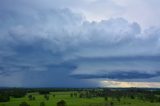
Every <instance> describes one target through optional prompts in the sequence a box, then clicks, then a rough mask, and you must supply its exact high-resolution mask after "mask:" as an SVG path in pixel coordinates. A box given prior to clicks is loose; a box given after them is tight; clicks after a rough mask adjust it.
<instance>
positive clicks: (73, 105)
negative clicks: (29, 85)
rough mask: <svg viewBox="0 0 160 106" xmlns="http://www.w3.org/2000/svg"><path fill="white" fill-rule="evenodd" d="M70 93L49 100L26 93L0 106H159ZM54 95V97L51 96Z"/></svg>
mask: <svg viewBox="0 0 160 106" xmlns="http://www.w3.org/2000/svg"><path fill="white" fill-rule="evenodd" d="M70 94H71V92H51V93H50V94H49V100H46V99H45V98H44V95H40V94H39V93H28V94H27V95H26V96H25V97H23V98H12V97H11V98H10V101H9V102H3V103H2V102H1V103H0V106H19V104H20V103H21V102H24V101H25V102H27V103H28V104H30V106H40V102H45V106H56V104H57V102H58V101H60V100H65V101H66V103H67V106H110V105H109V104H110V102H111V101H112V102H113V103H114V106H160V103H151V102H147V101H142V100H138V99H129V98H121V101H120V102H119V101H117V100H112V99H111V98H109V99H108V101H105V100H104V98H102V97H95V98H79V97H71V96H70ZM28 95H33V96H34V97H35V100H29V98H28ZM53 95H55V97H54V96H53Z"/></svg>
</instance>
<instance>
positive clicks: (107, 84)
mask: <svg viewBox="0 0 160 106" xmlns="http://www.w3.org/2000/svg"><path fill="white" fill-rule="evenodd" d="M100 84H101V86H103V87H120V88H121V87H122V88H131V87H137V88H143V87H144V88H159V87H160V83H159V82H124V81H112V80H103V81H100Z"/></svg>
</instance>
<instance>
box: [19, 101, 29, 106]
mask: <svg viewBox="0 0 160 106" xmlns="http://www.w3.org/2000/svg"><path fill="white" fill-rule="evenodd" d="M19 106H30V105H29V104H28V103H27V102H22V103H21V104H20V105H19Z"/></svg>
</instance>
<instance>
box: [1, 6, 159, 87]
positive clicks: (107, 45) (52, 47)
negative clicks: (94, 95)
mask: <svg viewBox="0 0 160 106" xmlns="http://www.w3.org/2000/svg"><path fill="white" fill-rule="evenodd" d="M29 10H30V12H26V11H29ZM0 23H1V24H0V27H1V29H0V33H1V35H0V76H3V80H0V81H3V82H4V79H5V78H6V81H5V83H7V82H10V81H8V77H5V76H8V75H10V76H12V73H23V72H24V73H36V72H37V74H38V73H43V72H45V71H46V72H48V73H52V74H53V76H54V77H53V80H56V79H59V78H57V77H56V76H61V74H64V77H63V78H68V80H65V81H66V82H67V81H68V82H67V84H68V83H69V82H70V81H71V79H72V77H71V79H70V76H74V78H77V80H80V79H79V77H80V78H81V79H85V78H86V77H87V78H88V79H89V78H104V76H105V75H106V73H107V76H109V77H108V78H110V79H118V80H124V79H136V78H139V79H143V80H146V79H148V78H153V77H159V74H157V75H155V74H156V73H159V70H158V69H159V68H160V65H159V59H160V58H159V53H160V29H159V28H149V29H146V30H141V27H140V25H139V24H138V23H136V22H129V21H127V20H125V19H123V18H113V19H109V20H102V21H100V22H94V21H93V22H89V21H87V20H86V19H85V17H84V16H81V15H80V14H76V13H73V12H71V11H70V10H69V9H46V10H44V11H42V10H38V9H37V8H31V9H30V8H29V7H27V6H26V7H25V8H23V9H22V10H18V9H17V8H16V9H13V10H12V9H10V7H9V8H8V9H7V8H6V7H5V8H3V9H0ZM61 70H62V71H63V72H61ZM134 70H136V71H134ZM120 72H121V74H120V75H121V76H118V75H117V74H119V73H120ZM24 73H23V74H21V75H22V76H23V77H21V79H17V80H22V82H23V81H25V82H27V80H28V78H25V75H24ZM97 73H100V74H99V75H98V76H96V75H97ZM116 73H117V74H116ZM18 75H19V74H18ZM88 75H89V76H88ZM14 76H15V74H14ZM19 76H20V75H19ZM28 76H32V75H31V74H28ZM76 76H77V77H76ZM49 77H50V78H49V79H50V80H51V79H52V78H51V76H49ZM37 78H38V79H39V80H41V81H42V82H43V80H44V79H42V78H40V77H37ZM46 78H47V77H46ZM63 78H62V79H63ZM60 79H61V78H60ZM28 81H29V80H28ZM45 81H47V80H45ZM45 81H44V82H45ZM63 81H64V80H63ZM65 81H64V83H65ZM133 81H134V80H133ZM153 81H154V80H153ZM33 82H34V81H33ZM82 82H83V81H82ZM18 83H19V81H18ZM27 83H29V82H27ZM72 83H75V84H76V82H74V81H72ZM57 84H58V83H56V85H57ZM2 85H3V84H2ZM56 85H55V86H56Z"/></svg>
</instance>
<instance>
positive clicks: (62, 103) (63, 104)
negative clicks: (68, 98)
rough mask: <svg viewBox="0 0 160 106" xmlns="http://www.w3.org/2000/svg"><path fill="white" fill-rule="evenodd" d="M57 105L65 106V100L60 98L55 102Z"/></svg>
mask: <svg viewBox="0 0 160 106" xmlns="http://www.w3.org/2000/svg"><path fill="white" fill-rule="evenodd" d="M57 106H66V102H65V101H64V100H61V101H59V102H57Z"/></svg>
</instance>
